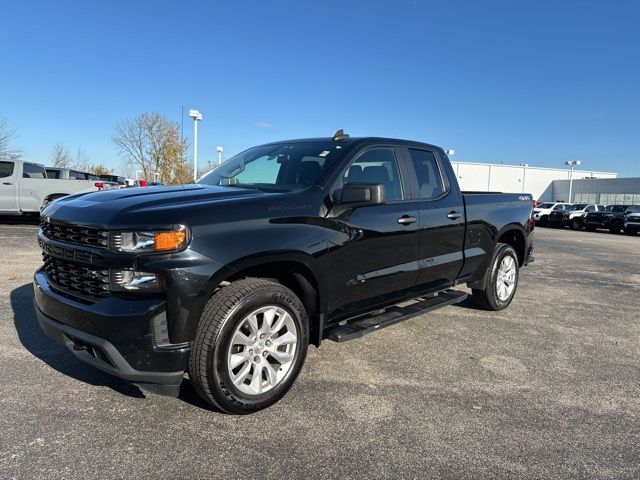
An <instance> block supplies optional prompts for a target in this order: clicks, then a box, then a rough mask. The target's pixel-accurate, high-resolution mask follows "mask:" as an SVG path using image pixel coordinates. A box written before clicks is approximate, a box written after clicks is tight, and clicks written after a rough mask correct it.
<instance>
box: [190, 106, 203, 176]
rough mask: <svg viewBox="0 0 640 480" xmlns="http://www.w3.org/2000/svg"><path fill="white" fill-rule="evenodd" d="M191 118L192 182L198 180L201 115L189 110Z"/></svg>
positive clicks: (196, 111)
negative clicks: (199, 124) (199, 123)
mask: <svg viewBox="0 0 640 480" xmlns="http://www.w3.org/2000/svg"><path fill="white" fill-rule="evenodd" d="M189 116H190V117H191V118H193V181H194V182H195V181H196V180H197V179H198V122H200V121H202V114H201V113H200V112H199V111H198V110H189Z"/></svg>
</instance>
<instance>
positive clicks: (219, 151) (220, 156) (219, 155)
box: [216, 146, 224, 165]
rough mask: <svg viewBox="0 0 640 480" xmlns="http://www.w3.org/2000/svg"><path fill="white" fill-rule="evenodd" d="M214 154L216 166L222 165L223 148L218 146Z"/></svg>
mask: <svg viewBox="0 0 640 480" xmlns="http://www.w3.org/2000/svg"><path fill="white" fill-rule="evenodd" d="M216 152H218V165H222V152H224V148H222V147H220V146H218V147H216Z"/></svg>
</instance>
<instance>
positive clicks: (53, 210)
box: [42, 184, 272, 228]
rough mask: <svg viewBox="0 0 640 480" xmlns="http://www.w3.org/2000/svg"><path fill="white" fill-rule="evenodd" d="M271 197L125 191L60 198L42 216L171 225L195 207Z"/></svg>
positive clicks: (203, 190)
mask: <svg viewBox="0 0 640 480" xmlns="http://www.w3.org/2000/svg"><path fill="white" fill-rule="evenodd" d="M270 195H272V194H269V193H265V192H263V191H260V190H253V189H246V188H236V187H219V186H208V185H195V184H190V185H180V186H171V187H146V188H143V187H138V188H124V189H119V190H108V191H104V192H92V193H85V194H80V195H71V196H68V197H63V198H61V199H59V200H56V201H55V202H52V203H50V204H49V205H48V206H47V207H46V208H45V209H44V210H43V211H42V216H43V217H47V218H49V219H51V220H54V221H60V222H70V223H78V224H83V225H95V226H100V227H108V228H134V227H145V226H151V225H171V224H173V223H179V222H180V218H181V217H182V216H183V214H184V213H185V212H186V211H188V210H189V209H191V208H193V207H194V206H196V205H197V206H199V207H201V206H204V205H208V204H210V205H211V206H214V205H217V204H225V205H226V204H228V203H234V202H238V201H242V200H250V199H256V198H259V197H265V196H270Z"/></svg>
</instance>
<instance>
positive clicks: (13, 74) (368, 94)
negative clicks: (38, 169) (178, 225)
mask: <svg viewBox="0 0 640 480" xmlns="http://www.w3.org/2000/svg"><path fill="white" fill-rule="evenodd" d="M639 5H640V4H639V3H638V2H633V1H629V2H625V1H615V2H606V1H601V2H594V1H564V0H563V1H561V2H558V1H553V2H551V1H550V2H545V1H516V2H514V1H504V2H502V1H491V0H489V1H482V2H480V1H468V2H463V1H420V0H415V1H410V0H409V1H403V0H394V1H387V2H377V1H359V2H358V1H349V0H343V1H337V2H333V1H322V2H320V1H304V0H298V1H269V2H261V1H260V2H259V1H255V2H248V1H235V2H232V1H229V2H213V1H210V2H193V1H190V2H179V1H172V2H170V1H158V0H156V1H115V0H111V1H102V2H99V1H88V2H80V1H75V2H63V1H60V2H30V1H26V0H13V1H11V0H9V1H7V2H3V12H2V17H3V21H2V28H0V45H1V47H0V53H1V55H0V115H1V116H4V117H5V118H6V120H7V121H8V123H9V124H10V126H11V127H13V128H15V129H16V130H17V132H18V136H17V138H16V140H15V143H14V146H15V147H17V148H19V149H21V150H22V151H23V152H24V154H25V157H26V158H28V159H30V160H34V161H39V162H43V163H47V162H48V161H49V159H50V157H51V150H52V148H53V145H54V143H55V142H57V141H61V142H63V143H64V144H65V145H66V146H67V147H69V148H70V149H72V150H74V149H76V148H78V147H80V148H82V149H84V150H85V151H86V152H87V153H88V155H89V157H90V160H91V162H92V163H103V164H105V165H107V166H110V167H116V168H117V167H118V166H119V165H120V164H121V163H122V161H121V159H120V158H119V156H118V150H117V148H116V147H115V145H113V143H112V141H111V136H112V134H113V131H114V127H115V125H116V123H117V122H118V121H119V120H121V119H124V118H130V117H134V116H136V115H138V114H139V113H142V112H145V111H148V112H151V111H158V112H160V113H162V114H164V115H166V116H168V117H170V118H171V119H173V120H175V121H178V122H179V121H180V111H181V107H182V106H184V108H185V111H186V110H188V109H189V108H198V109H199V110H200V111H201V112H202V113H203V115H204V121H203V123H202V124H201V125H200V129H199V145H200V148H199V155H200V159H201V160H202V161H208V160H213V159H215V158H216V153H215V147H216V145H223V146H224V147H225V156H229V155H231V154H233V153H236V152H238V151H240V150H242V149H244V148H246V147H248V146H251V145H255V144H259V143H264V142H267V141H273V140H278V139H284V138H295V137H308V136H324V135H330V134H332V133H333V132H334V131H335V130H336V129H337V128H344V129H345V130H346V131H347V132H348V133H350V134H352V135H380V136H392V137H401V138H409V139H415V140H421V141H427V142H430V143H435V144H438V145H441V146H443V147H445V148H455V150H456V155H455V157H454V159H456V160H466V161H477V162H504V163H513V164H518V163H523V162H526V163H529V164H530V165H539V166H553V167H561V166H562V164H563V162H564V161H565V160H570V159H579V160H582V161H583V166H584V167H585V168H586V169H593V170H604V171H617V172H619V173H620V174H621V175H623V176H640V121H639V114H640V6H639ZM185 117H186V115H185ZM184 126H185V134H186V135H188V136H190V135H191V132H192V123H191V121H190V119H189V118H188V117H186V118H185V121H184Z"/></svg>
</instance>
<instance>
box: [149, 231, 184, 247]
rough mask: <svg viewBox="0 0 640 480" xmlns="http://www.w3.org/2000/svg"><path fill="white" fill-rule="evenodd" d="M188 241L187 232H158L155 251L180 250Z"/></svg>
mask: <svg viewBox="0 0 640 480" xmlns="http://www.w3.org/2000/svg"><path fill="white" fill-rule="evenodd" d="M186 241H187V232H186V231H185V230H176V231H171V232H156V234H155V250H156V251H166V250H179V249H181V248H182V247H183V246H184V244H185V243H186Z"/></svg>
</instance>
